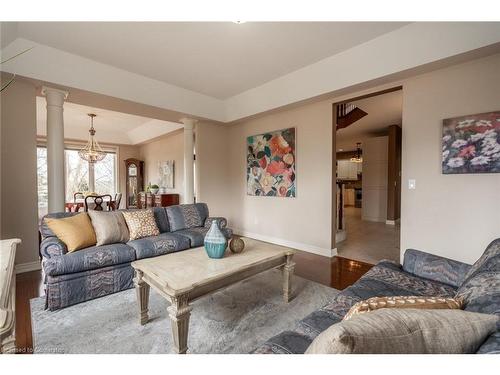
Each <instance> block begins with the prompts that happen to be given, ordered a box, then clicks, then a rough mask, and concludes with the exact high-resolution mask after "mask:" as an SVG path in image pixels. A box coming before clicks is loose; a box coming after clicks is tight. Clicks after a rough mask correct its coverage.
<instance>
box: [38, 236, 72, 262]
mask: <svg viewBox="0 0 500 375" xmlns="http://www.w3.org/2000/svg"><path fill="white" fill-rule="evenodd" d="M67 252H68V248H67V247H66V245H65V244H64V242H62V241H61V240H60V239H59V238H57V237H46V238H44V239H43V240H42V242H41V243H40V254H41V255H42V257H43V258H52V257H55V256H59V255H64V254H66V253H67Z"/></svg>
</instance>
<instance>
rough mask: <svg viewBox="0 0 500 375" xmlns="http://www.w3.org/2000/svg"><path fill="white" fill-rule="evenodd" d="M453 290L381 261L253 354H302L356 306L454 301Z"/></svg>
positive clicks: (448, 286)
mask: <svg viewBox="0 0 500 375" xmlns="http://www.w3.org/2000/svg"><path fill="white" fill-rule="evenodd" d="M455 292H456V289H455V288H453V287H452V286H450V285H446V284H443V283H441V282H438V281H433V280H427V279H422V278H419V277H418V276H415V275H412V274H409V273H407V272H405V271H404V270H403V269H402V268H401V266H400V265H398V264H396V263H393V262H390V261H382V262H380V263H378V264H377V265H376V266H374V267H373V268H372V269H371V270H370V271H368V272H367V273H366V274H365V275H364V276H363V277H362V278H361V279H359V280H358V281H357V282H356V283H355V284H353V285H351V286H350V287H348V288H346V289H344V290H343V291H342V292H341V293H339V294H338V295H336V296H335V298H334V299H333V301H332V302H330V303H329V304H327V305H325V306H323V307H322V308H320V309H319V310H317V311H314V312H312V313H311V314H309V315H308V316H306V317H305V318H304V319H302V320H301V321H300V322H299V323H298V324H297V326H296V327H295V330H294V331H285V332H282V333H280V334H279V335H277V336H275V337H273V338H271V339H269V340H268V341H267V342H266V343H264V345H262V346H261V347H259V348H257V349H256V350H255V351H254V353H262V354H265V353H268V354H270V353H304V352H305V350H306V349H307V347H308V346H309V344H310V343H311V342H312V340H314V338H315V337H316V336H318V335H319V334H320V333H321V332H323V331H324V330H325V329H327V328H328V327H330V326H331V325H333V324H335V323H337V322H339V321H341V320H342V318H343V317H344V315H345V314H347V312H348V311H349V309H350V308H351V307H352V306H353V305H354V304H355V303H357V302H359V301H362V300H365V299H368V298H370V297H382V296H409V295H417V296H442V297H453V296H454V294H455Z"/></svg>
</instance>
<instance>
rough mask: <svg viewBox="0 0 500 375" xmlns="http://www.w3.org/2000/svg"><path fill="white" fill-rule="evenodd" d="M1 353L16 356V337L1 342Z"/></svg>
mask: <svg viewBox="0 0 500 375" xmlns="http://www.w3.org/2000/svg"><path fill="white" fill-rule="evenodd" d="M0 353H2V354H15V353H16V338H15V337H14V335H10V336H7V337H6V338H5V339H3V341H2V342H0Z"/></svg>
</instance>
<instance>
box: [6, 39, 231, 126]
mask: <svg viewBox="0 0 500 375" xmlns="http://www.w3.org/2000/svg"><path fill="white" fill-rule="evenodd" d="M33 46H34V47H35V48H33V49H32V50H31V51H29V53H25V54H23V55H21V56H19V57H17V58H16V59H14V60H11V61H9V62H7V63H5V64H3V65H2V70H3V71H6V72H9V73H16V74H19V75H22V76H25V77H29V78H33V79H37V80H41V81H46V82H51V83H54V84H58V85H62V86H67V87H74V88H79V89H82V90H86V91H91V92H95V93H98V94H103V95H108V96H113V97H117V98H121V99H125V100H130V101H134V102H138V103H142V104H147V105H151V106H155V107H160V108H165V109H169V110H171V111H176V112H180V113H182V114H185V115H191V116H196V117H202V118H207V119H211V120H215V121H224V103H223V102H222V101H221V100H219V99H216V98H212V97H210V96H207V95H203V94H199V93H197V92H193V91H190V90H186V89H183V88H180V87H177V86H174V85H170V84H167V83H164V82H161V81H157V80H154V79H151V78H148V77H144V76H141V75H139V74H135V73H131V72H127V71H125V70H122V69H118V68H115V67H113V66H110V65H106V64H101V63H98V62H96V61H93V60H90V59H86V58H83V57H80V56H77V55H73V54H71V53H67V52H64V51H61V50H58V49H55V48H52V47H48V46H46V45H43V44H38V43H35V42H32V41H30V40H27V39H23V38H17V39H16V40H15V41H14V42H12V43H10V44H9V45H8V46H7V47H5V48H4V49H3V50H2V51H1V53H2V55H4V56H13V55H15V54H16V53H19V52H20V51H23V50H25V49H27V48H30V47H33ZM70 94H71V93H70ZM181 117H185V116H180V118H181Z"/></svg>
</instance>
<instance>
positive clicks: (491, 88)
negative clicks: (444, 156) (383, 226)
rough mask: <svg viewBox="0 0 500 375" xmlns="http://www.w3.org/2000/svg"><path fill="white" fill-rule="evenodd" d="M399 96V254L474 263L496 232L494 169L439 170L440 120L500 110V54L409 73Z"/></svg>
mask: <svg viewBox="0 0 500 375" xmlns="http://www.w3.org/2000/svg"><path fill="white" fill-rule="evenodd" d="M403 95H404V98H403V155H402V156H403V170H402V174H403V178H402V184H403V187H402V202H401V203H402V212H401V240H402V242H401V249H402V252H403V251H404V249H406V248H409V247H412V248H417V249H421V250H425V251H429V252H432V253H434V254H439V255H443V256H446V257H449V258H453V259H458V260H460V261H465V262H469V263H472V262H474V261H475V260H476V259H477V258H478V257H479V256H480V255H481V254H482V253H483V251H484V249H485V247H486V246H487V245H488V243H489V242H490V241H491V240H493V239H495V238H497V237H500V199H499V194H498V192H499V189H500V174H464V175H443V174H441V131H442V120H443V119H446V118H450V117H456V116H462V115H467V114H474V113H482V112H489V111H498V110H500V55H498V54H497V55H494V56H490V57H488V58H484V59H480V60H476V61H472V62H469V63H466V64H462V65H457V66H454V67H450V68H447V69H443V70H439V71H435V72H433V73H429V74H425V75H422V76H419V77H415V78H414V79H411V80H408V81H407V82H405V84H404V91H403ZM408 179H416V187H417V188H416V190H408Z"/></svg>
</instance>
